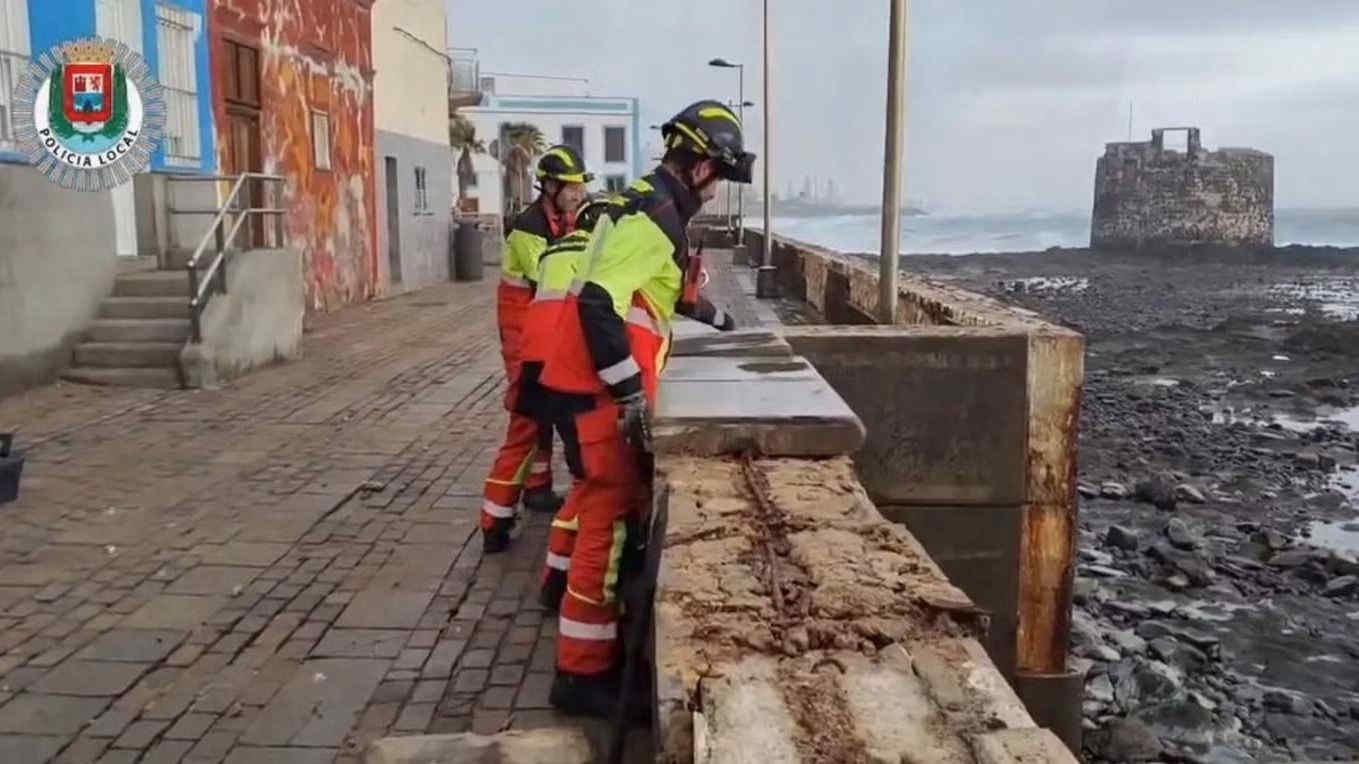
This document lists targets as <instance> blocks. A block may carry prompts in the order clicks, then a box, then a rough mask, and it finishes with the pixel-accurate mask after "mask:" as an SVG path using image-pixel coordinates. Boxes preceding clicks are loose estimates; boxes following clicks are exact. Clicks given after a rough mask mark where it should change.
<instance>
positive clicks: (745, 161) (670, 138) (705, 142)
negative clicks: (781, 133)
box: [661, 101, 755, 183]
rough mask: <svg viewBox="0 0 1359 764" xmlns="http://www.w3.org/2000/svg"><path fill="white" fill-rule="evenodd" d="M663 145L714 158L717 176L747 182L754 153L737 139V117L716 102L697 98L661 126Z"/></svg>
mask: <svg viewBox="0 0 1359 764" xmlns="http://www.w3.org/2000/svg"><path fill="white" fill-rule="evenodd" d="M661 136H662V137H663V138H664V139H665V146H666V148H683V149H688V150H689V151H692V152H693V153H695V154H697V155H699V156H701V157H706V158H708V159H712V160H715V161H716V162H717V175H718V177H720V178H723V179H725V180H730V181H735V182H736V183H749V182H751V168H752V166H753V165H754V164H755V155H754V154H752V153H750V152H748V151H746V150H745V148H744V146H743V145H742V140H741V120H739V119H737V118H736V115H735V114H733V113H732V111H731V109H729V108H727V107H726V106H723V105H722V104H721V103H719V102H717V101H699V102H698V103H695V104H693V105H691V106H689V107H688V108H687V109H685V110H684V111H682V112H680V113H679V114H676V115H675V116H674V117H673V118H672V119H671V120H670V121H669V122H666V123H665V124H664V125H661Z"/></svg>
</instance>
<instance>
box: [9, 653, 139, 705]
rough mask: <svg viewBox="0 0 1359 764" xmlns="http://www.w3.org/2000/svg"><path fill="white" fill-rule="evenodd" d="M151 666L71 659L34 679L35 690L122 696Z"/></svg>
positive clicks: (54, 692)
mask: <svg viewBox="0 0 1359 764" xmlns="http://www.w3.org/2000/svg"><path fill="white" fill-rule="evenodd" d="M150 668H151V665H150V664H148V663H117V662H114V661H84V660H70V661H66V662H65V663H63V664H61V665H60V666H58V667H57V668H55V669H53V670H52V671H51V673H49V674H47V675H46V676H44V677H43V678H42V679H39V680H38V681H37V682H34V684H33V690H34V691H35V692H44V693H52V694H55V695H89V696H100V695H121V694H122V693H123V692H126V691H127V688H129V687H131V686H132V684H133V683H134V682H136V681H137V678H138V677H140V676H141V675H142V674H144V673H146V671H147V670H148V669H150Z"/></svg>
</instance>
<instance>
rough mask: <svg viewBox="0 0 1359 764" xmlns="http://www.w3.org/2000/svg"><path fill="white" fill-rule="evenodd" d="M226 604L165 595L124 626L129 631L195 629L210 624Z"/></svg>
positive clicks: (223, 600)
mask: <svg viewBox="0 0 1359 764" xmlns="http://www.w3.org/2000/svg"><path fill="white" fill-rule="evenodd" d="M226 602H227V598H226V597H192V596H187V595H175V594H161V595H158V596H156V597H154V598H152V599H151V601H149V602H147V603H146V604H144V605H142V606H141V607H139V608H137V609H136V610H135V611H134V612H132V613H131V614H130V615H129V616H128V617H127V618H125V619H123V622H122V624H121V626H122V627H123V628H125V629H193V628H197V627H198V626H199V625H200V624H203V623H206V622H207V620H208V619H209V618H211V617H212V615H213V614H214V613H216V612H217V611H218V610H220V609H221V608H222V606H223V605H224V604H226Z"/></svg>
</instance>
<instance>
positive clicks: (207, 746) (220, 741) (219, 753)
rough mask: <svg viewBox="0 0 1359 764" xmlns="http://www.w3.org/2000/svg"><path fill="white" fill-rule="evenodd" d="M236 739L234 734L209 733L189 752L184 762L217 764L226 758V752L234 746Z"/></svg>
mask: <svg viewBox="0 0 1359 764" xmlns="http://www.w3.org/2000/svg"><path fill="white" fill-rule="evenodd" d="M237 737H238V735H237V733H235V732H218V731H214V732H209V733H208V734H206V735H204V736H203V739H202V740H199V741H198V743H197V744H196V745H194V747H193V748H191V749H190V750H189V756H188V758H187V759H186V762H192V764H198V762H212V764H217V762H220V761H222V760H223V759H224V758H226V755H227V752H228V751H230V750H231V747H232V746H233V745H235V744H236V738H237Z"/></svg>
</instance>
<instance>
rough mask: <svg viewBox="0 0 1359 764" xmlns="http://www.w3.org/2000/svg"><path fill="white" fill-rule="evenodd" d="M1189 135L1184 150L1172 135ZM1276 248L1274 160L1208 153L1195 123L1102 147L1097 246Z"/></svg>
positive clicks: (1236, 152)
mask: <svg viewBox="0 0 1359 764" xmlns="http://www.w3.org/2000/svg"><path fill="white" fill-rule="evenodd" d="M1178 131H1183V132H1185V133H1187V138H1188V140H1187V145H1186V148H1185V150H1184V151H1183V152H1181V151H1177V150H1175V149H1170V148H1167V147H1166V143H1165V134H1166V133H1167V132H1178ZM1194 244H1222V245H1228V246H1238V247H1271V246H1273V245H1274V157H1273V156H1271V155H1269V154H1266V153H1264V152H1263V151H1256V150H1255V149H1245V148H1223V149H1220V150H1218V151H1205V150H1204V148H1203V144H1202V141H1201V139H1200V137H1199V128H1197V127H1162V128H1157V129H1155V130H1152V131H1151V141H1150V142H1145V141H1142V142H1127V143H1124V142H1118V143H1108V144H1105V148H1104V156H1102V157H1100V158H1099V162H1098V163H1097V164H1096V167H1095V209H1094V215H1093V218H1092V220H1091V225H1090V246H1091V248H1093V249H1141V248H1146V247H1155V246H1188V245H1194Z"/></svg>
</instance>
